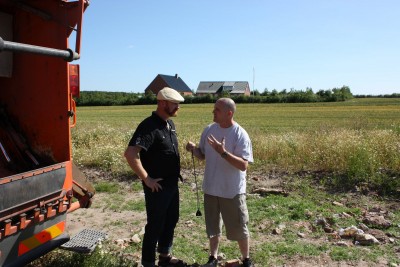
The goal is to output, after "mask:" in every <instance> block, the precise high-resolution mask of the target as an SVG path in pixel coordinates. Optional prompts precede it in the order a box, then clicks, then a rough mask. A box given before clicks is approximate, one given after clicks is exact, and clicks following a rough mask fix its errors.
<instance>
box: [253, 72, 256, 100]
mask: <svg viewBox="0 0 400 267" xmlns="http://www.w3.org/2000/svg"><path fill="white" fill-rule="evenodd" d="M255 76H256V72H255V70H254V67H253V97H254V90H255V89H254V80H255Z"/></svg>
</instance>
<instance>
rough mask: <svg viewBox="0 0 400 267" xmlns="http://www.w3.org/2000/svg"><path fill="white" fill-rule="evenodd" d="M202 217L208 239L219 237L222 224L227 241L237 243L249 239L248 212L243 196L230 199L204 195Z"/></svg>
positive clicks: (239, 195) (244, 196)
mask: <svg viewBox="0 0 400 267" xmlns="http://www.w3.org/2000/svg"><path fill="white" fill-rule="evenodd" d="M204 215H205V219H206V232H207V236H208V238H210V237H213V236H220V235H221V231H222V222H223V224H224V225H225V230H226V237H227V238H228V239H229V240H234V241H238V240H242V239H245V238H248V237H249V230H248V228H247V223H248V221H249V212H248V210H247V205H246V195H245V194H238V195H236V196H235V197H234V198H232V199H230V198H222V197H216V196H211V195H207V194H205V195H204ZM221 216H222V220H221Z"/></svg>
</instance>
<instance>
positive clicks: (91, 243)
mask: <svg viewBox="0 0 400 267" xmlns="http://www.w3.org/2000/svg"><path fill="white" fill-rule="evenodd" d="M106 238H107V234H105V233H102V232H100V231H97V230H93V229H83V230H82V231H80V232H79V233H78V234H77V235H75V236H74V237H73V238H71V240H69V241H68V242H67V243H65V244H63V245H62V246H61V248H63V249H66V250H70V251H74V252H78V253H91V252H93V250H94V249H95V248H96V246H97V244H98V243H99V242H100V241H102V240H104V239H106Z"/></svg>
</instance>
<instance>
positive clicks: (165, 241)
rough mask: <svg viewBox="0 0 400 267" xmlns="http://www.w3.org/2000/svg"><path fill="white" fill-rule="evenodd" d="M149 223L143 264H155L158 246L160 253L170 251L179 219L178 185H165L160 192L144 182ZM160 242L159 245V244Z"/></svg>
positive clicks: (143, 252) (146, 228)
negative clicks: (152, 189) (154, 190)
mask: <svg viewBox="0 0 400 267" xmlns="http://www.w3.org/2000/svg"><path fill="white" fill-rule="evenodd" d="M143 190H144V195H145V201H146V213H147V224H146V227H145V233H144V237H143V244H142V265H143V266H145V267H147V266H154V263H155V256H156V255H155V253H156V248H157V251H158V252H159V253H170V251H171V248H172V243H173V238H174V231H175V226H176V224H177V222H178V220H179V189H178V185H170V186H165V185H164V186H163V188H162V190H159V191H158V192H151V189H150V188H148V187H147V186H146V185H145V184H143ZM157 244H158V246H157Z"/></svg>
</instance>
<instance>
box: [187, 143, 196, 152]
mask: <svg viewBox="0 0 400 267" xmlns="http://www.w3.org/2000/svg"><path fill="white" fill-rule="evenodd" d="M195 148H196V145H195V143H193V142H190V141H189V142H187V144H186V151H189V152H190V151H191V152H193V150H194V149H195Z"/></svg>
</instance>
